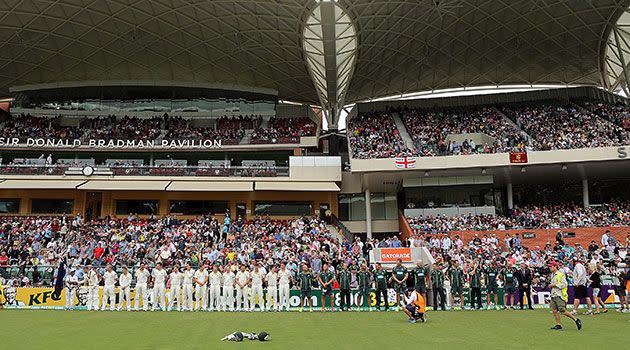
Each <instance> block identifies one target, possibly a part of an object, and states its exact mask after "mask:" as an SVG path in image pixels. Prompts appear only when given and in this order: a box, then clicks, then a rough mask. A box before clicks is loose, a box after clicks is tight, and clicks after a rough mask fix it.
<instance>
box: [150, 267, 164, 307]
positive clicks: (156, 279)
mask: <svg viewBox="0 0 630 350" xmlns="http://www.w3.org/2000/svg"><path fill="white" fill-rule="evenodd" d="M151 276H152V277H153V311H155V310H157V309H158V307H159V308H160V309H161V310H162V311H166V277H167V273H166V270H164V269H163V268H162V264H161V263H157V264H156V265H155V268H154V269H153V272H152V273H151Z"/></svg>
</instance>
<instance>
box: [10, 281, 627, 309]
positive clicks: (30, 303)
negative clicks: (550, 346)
mask: <svg viewBox="0 0 630 350" xmlns="http://www.w3.org/2000/svg"><path fill="white" fill-rule="evenodd" d="M65 292H66V290H65V289H64V291H63V292H62V293H61V296H60V297H59V298H55V297H54V296H53V288H15V287H5V288H4V298H0V300H3V301H4V300H6V301H5V303H4V305H3V306H5V307H13V308H63V307H65V305H66V293H65ZM333 292H334V294H333V298H334V302H335V305H336V306H339V305H340V303H341V300H340V296H339V291H338V290H334V291H333ZM429 292H430V291H429ZM568 292H569V302H570V303H572V302H573V286H569V290H568ZM589 292H590V291H589ZM266 293H267V292H266V290H265V299H266V298H267V296H266ZM601 293H602V300H604V302H605V303H606V304H617V303H619V297H618V296H617V295H615V292H614V289H613V288H612V287H610V286H604V288H602V291H601ZM447 294H449V293H448V291H447ZM497 294H498V301H499V305H500V306H502V305H503V289H502V288H499V290H498V293H497ZM98 295H99V306H100V305H101V303H100V302H101V301H102V296H103V288H99V293H98ZM485 295H486V291H485V289H484V290H482V300H483V302H484V305H485V300H486V296H485ZM119 297H120V295H119V290H118V288H116V305H119V303H120V299H119ZM169 297H170V291H169V290H167V293H166V300H167V303H168V300H169ZM549 297H550V292H549V291H548V290H544V289H542V288H534V290H533V291H532V302H533V305H535V306H539V307H541V306H546V305H547V304H548V303H549ZM193 298H194V293H193ZM152 299H153V296H152V293H150V292H149V293H148V300H149V305H153V301H152ZM367 299H368V305H369V306H370V307H375V306H376V301H377V299H376V293H375V291H374V290H371V291H370V292H369V293H368V298H367ZM448 299H450V298H448ZM457 299H458V296H456V304H458V301H457ZM250 300H251V297H250ZM516 300H517V303H518V296H517V297H516ZM131 301H132V305H133V304H134V302H135V291H134V290H133V289H132V290H131ZM311 301H312V303H313V306H314V307H321V291H320V290H319V289H314V290H313V293H312V297H311ZM464 301H465V303H466V305H470V293H469V290H468V289H464ZM387 302H388V305H389V306H394V305H395V304H396V292H395V291H394V290H393V289H388V290H387ZM86 303H87V289H84V288H79V289H78V290H77V293H76V295H75V300H74V305H75V307H77V308H79V309H80V308H85V306H86ZM326 304H327V305H328V300H327V301H326ZM350 304H351V306H353V307H355V306H357V305H359V306H364V305H365V302H364V301H363V296H362V295H361V294H360V293H359V292H358V291H357V290H353V291H352V292H351V293H350ZM289 306H290V307H292V308H297V307H299V306H300V291H299V290H291V291H290V297H289ZM123 307H125V308H126V305H124V306H123Z"/></svg>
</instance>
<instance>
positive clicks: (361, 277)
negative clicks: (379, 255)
mask: <svg viewBox="0 0 630 350" xmlns="http://www.w3.org/2000/svg"><path fill="white" fill-rule="evenodd" d="M357 284H358V287H359V297H360V298H361V301H358V300H357V309H358V310H361V307H365V308H366V310H369V311H371V310H372V309H371V308H370V300H369V295H370V285H371V282H370V271H368V269H367V264H366V263H365V262H363V263H361V268H360V269H359V271H358V272H357Z"/></svg>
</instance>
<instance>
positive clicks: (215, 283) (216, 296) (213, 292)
mask: <svg viewBox="0 0 630 350" xmlns="http://www.w3.org/2000/svg"><path fill="white" fill-rule="evenodd" d="M222 279H223V274H222V273H221V271H219V266H217V264H212V272H210V274H208V280H209V283H210V298H209V303H208V304H209V309H210V311H214V310H215V307H216V310H217V311H218V310H219V309H220V308H221V280H222Z"/></svg>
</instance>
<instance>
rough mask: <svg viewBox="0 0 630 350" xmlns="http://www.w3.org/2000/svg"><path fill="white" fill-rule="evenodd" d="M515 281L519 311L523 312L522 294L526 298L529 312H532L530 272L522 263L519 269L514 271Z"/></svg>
mask: <svg viewBox="0 0 630 350" xmlns="http://www.w3.org/2000/svg"><path fill="white" fill-rule="evenodd" d="M516 280H517V281H518V292H519V304H520V306H521V310H523V294H525V295H526V296H527V306H529V309H530V310H533V309H534V308H533V307H532V293H531V287H532V271H531V270H530V269H529V268H528V267H527V265H526V264H525V263H524V262H522V263H521V269H520V270H518V271H516Z"/></svg>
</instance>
